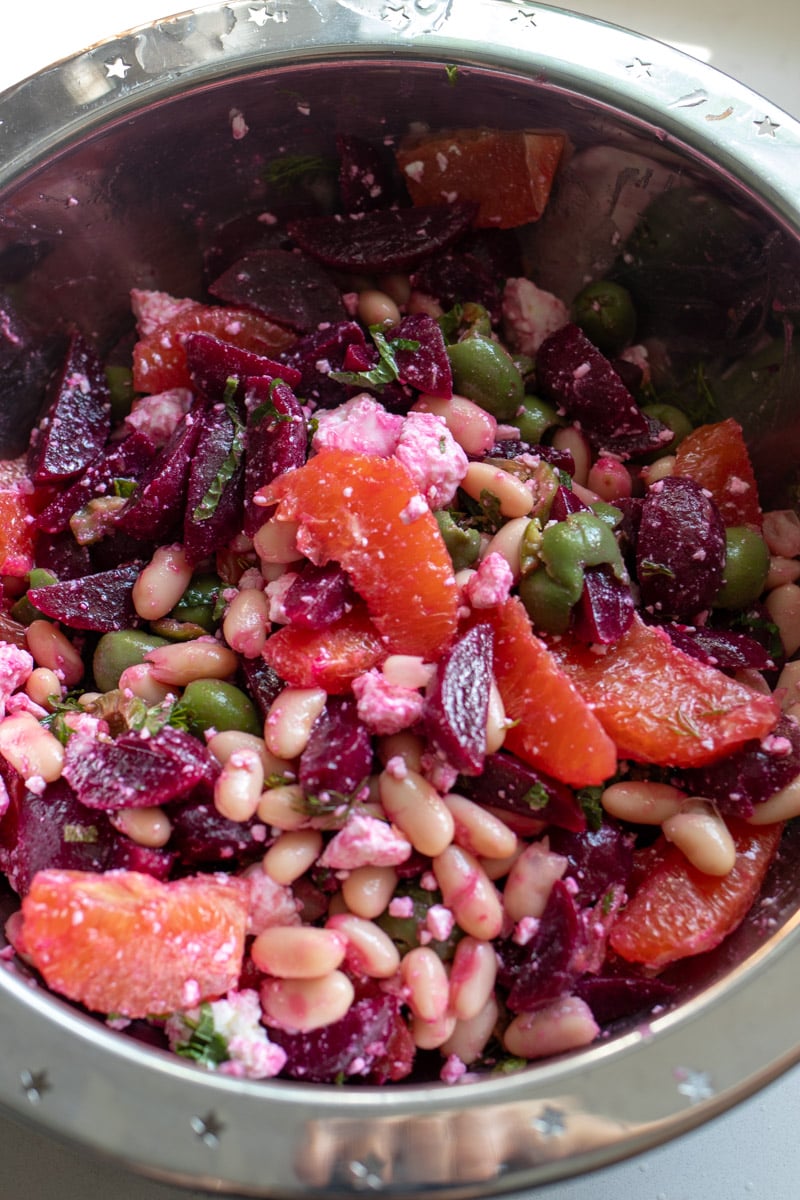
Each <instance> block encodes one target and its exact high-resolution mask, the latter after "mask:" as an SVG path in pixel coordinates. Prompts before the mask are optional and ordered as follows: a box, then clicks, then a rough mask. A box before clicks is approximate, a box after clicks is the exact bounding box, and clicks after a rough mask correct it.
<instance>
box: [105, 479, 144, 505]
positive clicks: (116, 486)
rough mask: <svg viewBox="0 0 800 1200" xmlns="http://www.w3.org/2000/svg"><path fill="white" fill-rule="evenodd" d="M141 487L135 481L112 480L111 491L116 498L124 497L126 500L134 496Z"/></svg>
mask: <svg viewBox="0 0 800 1200" xmlns="http://www.w3.org/2000/svg"><path fill="white" fill-rule="evenodd" d="M138 486H139V485H138V484H137V482H136V480H135V479H112V481H111V491H112V493H113V494H114V495H115V496H122V497H123V498H124V499H125V500H127V499H128V497H129V496H132V495H133V493H134V492H135V491H136V488H137V487H138Z"/></svg>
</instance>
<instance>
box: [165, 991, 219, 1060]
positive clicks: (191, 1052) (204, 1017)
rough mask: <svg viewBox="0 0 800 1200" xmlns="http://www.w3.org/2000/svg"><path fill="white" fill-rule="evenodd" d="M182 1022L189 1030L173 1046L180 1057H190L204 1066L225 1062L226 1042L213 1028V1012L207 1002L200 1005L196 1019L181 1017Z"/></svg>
mask: <svg viewBox="0 0 800 1200" xmlns="http://www.w3.org/2000/svg"><path fill="white" fill-rule="evenodd" d="M183 1021H184V1023H185V1024H186V1025H187V1026H188V1028H189V1030H190V1035H189V1037H188V1039H187V1040H186V1041H185V1042H179V1043H178V1044H177V1045H176V1046H175V1053H176V1054H179V1055H180V1057H181V1058H191V1059H193V1060H194V1061H195V1062H197V1063H201V1064H202V1065H203V1066H205V1067H218V1066H219V1064H220V1063H224V1062H227V1061H228V1059H229V1057H230V1055H229V1054H228V1043H227V1042H226V1041H225V1038H224V1037H223V1036H222V1034H221V1033H217V1031H216V1029H215V1028H214V1014H213V1012H212V1009H211V1005H210V1004H208V1003H205V1004H201V1005H200V1017H199V1018H198V1020H197V1021H194V1020H192V1019H190V1018H189V1017H186V1016H184V1017H183Z"/></svg>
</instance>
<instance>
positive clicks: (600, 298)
mask: <svg viewBox="0 0 800 1200" xmlns="http://www.w3.org/2000/svg"><path fill="white" fill-rule="evenodd" d="M572 315H573V319H574V321H575V324H576V325H580V327H581V329H582V330H583V332H584V333H585V334H586V336H587V337H588V338H589V340H590V341H591V342H593V343H594V345H595V346H597V348H598V350H602V352H603V353H604V354H618V353H619V351H620V350H622V349H623V348H624V347H625V346H628V345H629V344H630V343H631V342H632V341H633V338H634V335H635V333H636V310H635V309H634V307H633V300H632V299H631V294H630V292H629V291H628V289H627V288H624V287H622V285H621V284H619V283H613V282H612V281H611V280H610V279H600V280H597V281H596V282H595V283H589V284H587V285H586V287H585V288H583V290H582V291H580V292H579V293H578V295H577V296H576V297H575V299H574V301H573V304H572Z"/></svg>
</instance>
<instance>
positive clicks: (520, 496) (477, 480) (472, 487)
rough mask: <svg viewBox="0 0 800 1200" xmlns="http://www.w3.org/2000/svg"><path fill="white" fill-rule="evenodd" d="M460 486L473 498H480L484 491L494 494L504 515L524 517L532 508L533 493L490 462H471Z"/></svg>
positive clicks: (507, 472)
mask: <svg viewBox="0 0 800 1200" xmlns="http://www.w3.org/2000/svg"><path fill="white" fill-rule="evenodd" d="M461 487H462V489H463V490H464V491H465V492H466V493H467V495H468V496H471V497H472V499H473V500H480V498H481V495H482V494H483V493H484V492H490V493H491V494H492V495H493V496H496V497H497V502H498V505H499V507H500V512H501V514H502V515H503V516H504V517H524V516H525V515H526V514H527V513H529V512H530V511H531V509H532V508H533V493H532V492H530V491H529V490H528V488H527V487H526V486H525V484H524V483H523V481H522V480H521V479H518V478H517V476H516V475H512V474H511V473H510V472H509V471H503V470H501V469H500V468H499V467H494V466H492V465H491V463H484V462H471V463H470V464H469V466H468V467H467V473H466V475H465V476H464V478H463V479H462V480H461Z"/></svg>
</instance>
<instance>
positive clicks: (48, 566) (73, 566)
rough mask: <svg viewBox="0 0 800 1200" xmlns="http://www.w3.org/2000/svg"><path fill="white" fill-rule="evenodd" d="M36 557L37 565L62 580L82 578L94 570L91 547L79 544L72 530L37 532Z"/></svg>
mask: <svg viewBox="0 0 800 1200" xmlns="http://www.w3.org/2000/svg"><path fill="white" fill-rule="evenodd" d="M35 559H36V565H37V567H43V568H44V570H45V571H50V573H51V574H52V575H55V576H56V578H57V579H61V580H64V579H82V578H83V576H84V575H91V573H92V571H93V570H94V568H93V566H92V559H91V555H90V554H89V547H88V546H81V545H79V544H78V543H77V542H76V541H75V538H74V537H73V536H72V533H71V531H70V530H66V531H65V532H64V533H55V534H49V533H39V534H37V535H36V549H35Z"/></svg>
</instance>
